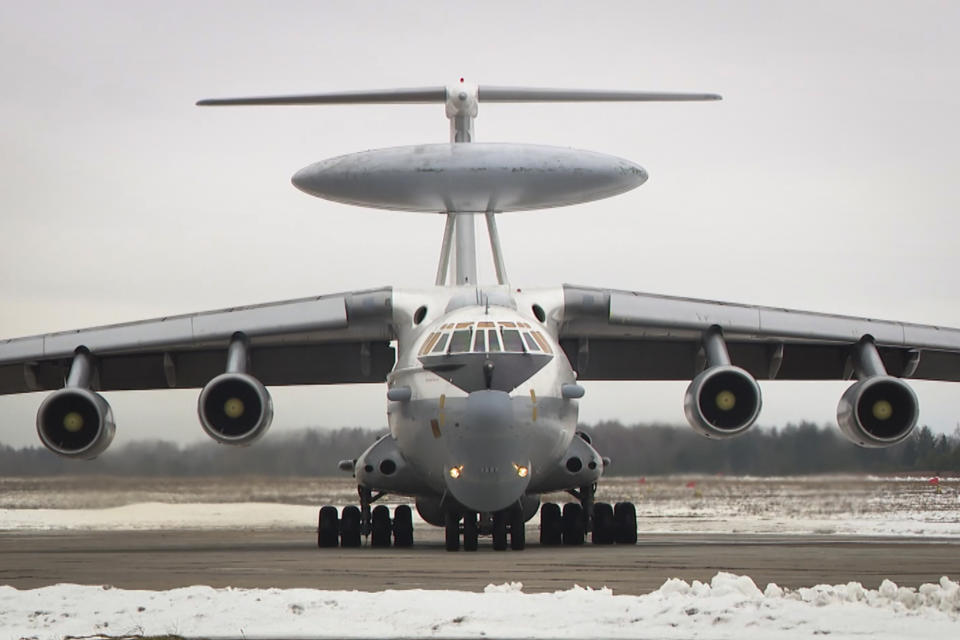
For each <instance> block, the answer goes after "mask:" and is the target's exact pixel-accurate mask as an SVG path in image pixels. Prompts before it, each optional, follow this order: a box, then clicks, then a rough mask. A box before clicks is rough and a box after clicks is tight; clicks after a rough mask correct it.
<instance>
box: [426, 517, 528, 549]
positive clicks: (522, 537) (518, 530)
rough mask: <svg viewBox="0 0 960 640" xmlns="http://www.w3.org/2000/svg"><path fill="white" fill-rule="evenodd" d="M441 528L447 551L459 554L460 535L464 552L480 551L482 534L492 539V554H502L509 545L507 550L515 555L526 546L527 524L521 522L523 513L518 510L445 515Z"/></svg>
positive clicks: (523, 521)
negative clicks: (478, 549) (443, 531)
mask: <svg viewBox="0 0 960 640" xmlns="http://www.w3.org/2000/svg"><path fill="white" fill-rule="evenodd" d="M461 523H462V524H461ZM444 524H445V527H446V536H445V541H446V548H447V551H459V550H460V536H461V534H462V535H463V550H464V551H476V550H477V548H478V547H479V541H478V538H479V536H480V534H481V533H487V534H490V535H491V537H492V538H493V550H494V551H505V550H506V549H507V543H508V541H509V546H510V548H511V549H513V550H514V551H522V550H523V549H524V548H525V547H526V544H527V537H526V528H525V527H526V524H525V520H524V518H523V510H522V509H521V508H520V507H519V506H515V507H510V508H508V509H503V510H501V511H496V512H494V513H492V514H490V513H483V514H478V513H476V512H473V511H467V512H464V513H461V512H459V511H447V512H446V514H445V520H444Z"/></svg>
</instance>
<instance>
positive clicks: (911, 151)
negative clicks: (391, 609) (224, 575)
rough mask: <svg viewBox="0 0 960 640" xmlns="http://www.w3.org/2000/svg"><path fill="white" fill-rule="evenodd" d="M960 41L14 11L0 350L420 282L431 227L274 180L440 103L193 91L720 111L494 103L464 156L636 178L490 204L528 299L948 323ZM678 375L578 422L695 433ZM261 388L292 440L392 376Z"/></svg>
mask: <svg viewBox="0 0 960 640" xmlns="http://www.w3.org/2000/svg"><path fill="white" fill-rule="evenodd" d="M958 28H960V4H958V3H955V2H950V1H944V2H916V1H911V2H906V1H905V2H870V3H863V2H839V1H836V0H833V1H830V2H771V1H769V0H763V1H758V2H724V3H713V2H703V3H697V2H668V3H667V2H636V1H631V2H594V3H556V2H550V3H524V2H505V3H492V2H485V3H427V2H419V3H412V2H410V3H355V2H343V3H335V2H302V3H294V2H177V1H172V2H171V1H170V0H166V1H164V2H119V1H117V2H84V3H74V2H42V1H41V2H29V3H28V2H7V3H2V4H0V60H2V62H0V87H2V90H3V97H2V99H0V119H2V123H3V124H2V127H0V131H2V134H0V135H2V138H0V145H2V150H3V153H2V154H0V220H2V229H3V239H4V242H3V250H2V251H0V293H2V306H0V308H2V311H0V336H3V337H14V336H19V335H26V334H34V333H43V332H48V331H55V330H60V329H68V328H77V327H82V326H90V325H97V324H105V323H113V322H118V321H125V320H136V319H142V318H148V317H154V316H161V315H170V314H175V313H186V312H191V311H199V310H204V309H212V308H219V307H226V306H232V305H238V304H247V303H254V302H263V301H269V300H278V299H284V298H292V297H300V296H305V295H310V294H319V293H328V292H336V291H343V290H349V289H355V288H368V287H375V286H381V285H387V284H394V285H399V286H422V285H429V284H430V283H431V282H432V280H433V275H434V273H435V269H436V260H437V255H438V250H439V241H440V235H441V230H442V219H441V218H440V217H439V216H430V215H418V214H409V213H392V212H383V211H372V210H369V211H368V210H363V209H356V208H351V207H347V206H344V205H338V204H334V203H328V202H324V201H321V200H316V199H313V198H310V197H308V196H306V195H304V194H302V193H300V192H298V191H296V190H295V189H294V188H293V187H291V185H290V183H289V178H290V176H291V175H292V174H293V173H294V172H295V171H296V170H297V169H299V168H300V167H303V166H305V165H307V164H310V163H311V162H314V161H317V160H321V159H323V158H327V157H330V156H333V155H338V154H342V153H348V152H351V151H359V150H363V149H369V148H375V147H380V146H394V145H401V144H413V143H418V142H440V141H444V140H446V139H447V135H448V131H447V126H448V125H447V121H446V119H445V118H444V116H443V107H442V106H441V105H437V106H423V105H417V106H402V107H377V106H367V107H328V108H319V107H316V108H302V107H288V108H282V107H273V108H269V107H249V108H232V109H231V108H226V109H201V108H197V107H195V106H193V103H194V102H195V101H196V100H197V99H200V98H204V97H221V96H234V95H268V94H273V93H298V92H311V91H325V90H338V89H364V88H381V87H393V86H420V85H434V84H442V83H446V82H448V81H451V80H453V79H455V78H457V77H460V76H465V77H467V78H468V79H470V80H473V81H476V82H479V83H487V84H516V85H535V86H570V87H581V88H595V87H596V88H625V89H647V90H664V91H707V92H717V93H721V94H723V96H724V101H723V102H720V103H704V104H639V105H638V104H633V105H543V106H531V105H483V104H481V106H480V116H479V118H478V119H477V122H476V132H477V137H478V139H481V140H487V141H512V142H533V143H541V144H555V145H563V146H571V147H578V148H584V149H592V150H596V151H601V152H605V153H611V154H614V155H619V156H623V157H625V158H628V159H630V160H633V161H635V162H637V163H639V164H641V165H642V166H644V167H645V168H646V170H647V171H648V172H649V173H650V180H649V182H648V183H647V184H646V185H644V186H642V187H640V188H639V189H637V190H635V191H633V192H630V193H628V194H626V195H623V196H619V197H616V198H614V199H610V200H606V201H600V202H597V203H593V204H591V205H588V206H580V207H570V208H564V209H556V210H548V211H542V212H532V213H516V214H507V215H504V216H502V217H501V218H500V233H501V236H502V241H503V244H504V251H505V254H506V260H507V269H508V273H509V275H510V279H511V282H512V283H513V284H515V285H518V286H536V285H553V284H558V283H561V282H570V283H575V284H584V285H593V286H609V287H615V288H622V289H632V290H641V291H650V292H658V293H668V294H675V295H684V296H691V297H705V298H711V299H721V300H730V301H737V302H747V303H756V304H769V305H778V306H786V307H793V308H800V309H808V310H815V311H829V312H836V313H844V314H851V315H864V316H871V317H878V318H884V319H897V320H908V321H912V322H921V323H931V324H941V325H947V326H958V325H960V299H958V295H957V292H958V291H960V257H958V255H957V244H958V224H957V222H956V213H957V211H958V210H960V207H958V205H960V196H958V189H957V187H956V184H957V183H956V180H957V178H956V176H957V175H958V173H960V154H958V152H957V150H958V149H960V133H958V127H957V126H956V122H955V120H956V114H957V113H958V112H960V90H958V88H957V84H956V79H957V78H958V77H960V41H958V39H957V38H956V37H955V34H956V33H957V30H958ZM478 237H479V238H480V240H481V242H485V236H484V234H483V233H482V230H481V232H480V233H479V234H478ZM481 246H483V245H481ZM492 273H493V272H492V266H491V265H490V263H489V260H485V261H483V262H482V263H481V277H482V278H483V277H485V278H486V279H487V280H492V279H493V275H492ZM685 386H686V385H685V383H617V384H609V383H608V384H599V383H594V384H589V385H588V394H587V396H586V397H585V398H584V400H583V401H582V403H581V416H582V418H583V419H584V420H586V421H595V420H598V419H601V418H620V419H622V420H625V421H630V422H632V421H639V420H646V419H659V420H670V421H675V422H681V421H682V407H681V404H682V402H681V396H682V393H683V389H684V388H685ZM762 386H763V390H764V394H765V395H764V410H763V413H762V414H761V418H760V423H761V424H782V423H783V422H785V421H787V420H794V421H795V420H799V419H802V418H810V419H813V420H816V421H818V422H826V421H831V420H833V419H834V416H835V408H836V403H837V400H838V399H839V397H840V394H841V393H842V390H843V388H844V387H845V385H844V384H843V383H803V384H800V383H794V384H790V383H764V384H763V385H762ZM915 389H916V390H917V394H918V396H919V398H920V402H921V421H922V422H925V423H929V424H931V426H934V427H935V428H937V429H938V430H941V431H950V430H952V429H953V427H954V425H955V424H956V422H957V421H958V420H960V393H958V391H960V387H957V386H956V385H949V384H943V383H917V384H915ZM273 393H274V398H275V403H276V419H275V425H274V429H276V430H278V431H281V430H284V429H292V428H295V427H299V426H304V425H315V424H316V425H329V426H340V425H348V424H349V425H352V424H361V425H369V426H380V425H383V424H384V423H385V419H384V390H383V388H382V387H380V386H371V387H347V388H343V387H340V388H319V389H318V388H298V389H276V390H274V392H273ZM108 398H109V399H110V401H111V403H112V404H113V406H114V412H115V415H116V418H117V421H118V441H122V440H129V439H135V438H146V437H162V438H167V439H180V440H184V439H186V440H192V439H197V438H200V437H202V436H201V432H200V429H199V426H197V422H196V419H195V415H194V411H195V406H196V392H179V391H178V392H144V393H127V394H120V393H113V394H108ZM40 399H41V396H39V395H30V396H23V397H4V398H0V442H4V443H7V444H15V445H23V444H33V443H36V442H37V440H36V436H35V433H34V429H33V421H34V414H35V411H36V408H37V406H38V404H39V402H40Z"/></svg>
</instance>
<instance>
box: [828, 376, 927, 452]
mask: <svg viewBox="0 0 960 640" xmlns="http://www.w3.org/2000/svg"><path fill="white" fill-rule="evenodd" d="M919 415H920V408H919V405H918V402H917V395H916V394H915V393H914V392H913V389H911V388H910V386H909V385H908V384H906V383H905V382H903V381H902V380H900V379H898V378H894V377H892V376H873V377H870V378H866V379H864V380H861V381H860V382H857V383H856V384H854V385H853V386H851V387H850V388H849V389H847V391H846V392H845V393H844V394H843V397H841V398H840V404H838V405H837V424H839V425H840V431H841V432H843V435H845V436H846V437H847V439H849V440H850V441H851V442H853V443H855V444H858V445H860V446H861V447H889V446H892V445H895V444H898V443H900V442H903V441H904V440H906V439H907V438H908V437H909V436H910V434H911V433H912V432H913V428H914V427H915V426H916V425H917V417H918V416H919Z"/></svg>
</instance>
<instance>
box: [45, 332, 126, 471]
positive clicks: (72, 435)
mask: <svg viewBox="0 0 960 640" xmlns="http://www.w3.org/2000/svg"><path fill="white" fill-rule="evenodd" d="M94 368H95V363H94V360H93V356H91V355H90V352H89V351H87V350H86V349H85V348H83V347H80V348H78V349H77V351H76V353H75V354H74V356H73V362H72V363H71V365H70V373H69V375H68V376H67V384H66V387H64V388H63V389H60V390H59V391H54V392H53V393H51V394H50V395H49V396H47V398H46V399H45V400H44V401H43V403H42V404H41V405H40V409H39V411H37V434H38V435H39V436H40V441H41V442H43V446H45V447H46V448H47V449H50V451H53V452H54V453H56V454H58V455H61V456H65V457H68V458H85V459H87V460H90V459H92V458H96V457H97V456H98V455H100V454H101V453H103V452H104V450H106V448H107V447H108V446H110V443H111V442H112V441H113V434H114V432H115V431H116V425H114V422H113V411H112V410H111V409H110V405H109V404H108V403H107V401H106V400H104V399H103V396H101V395H100V394H98V393H94V392H93V391H91V390H90V383H91V380H93V378H94Z"/></svg>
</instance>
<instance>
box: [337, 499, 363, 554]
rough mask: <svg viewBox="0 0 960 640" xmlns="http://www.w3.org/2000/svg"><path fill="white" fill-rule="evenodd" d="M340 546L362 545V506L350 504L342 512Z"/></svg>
mask: <svg viewBox="0 0 960 640" xmlns="http://www.w3.org/2000/svg"><path fill="white" fill-rule="evenodd" d="M340 546H341V547H344V548H347V547H359V546H360V508H359V507H357V506H355V505H350V506H348V507H344V508H343V513H341V514H340Z"/></svg>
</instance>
